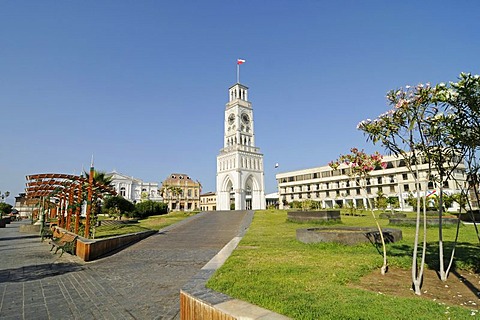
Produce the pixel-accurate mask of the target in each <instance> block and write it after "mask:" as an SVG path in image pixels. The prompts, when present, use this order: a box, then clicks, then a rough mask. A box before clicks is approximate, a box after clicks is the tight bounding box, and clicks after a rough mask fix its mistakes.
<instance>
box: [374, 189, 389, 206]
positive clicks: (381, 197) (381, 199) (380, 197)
mask: <svg viewBox="0 0 480 320" xmlns="http://www.w3.org/2000/svg"><path fill="white" fill-rule="evenodd" d="M387 204H388V203H387V197H385V194H384V193H383V192H382V191H378V192H377V198H376V199H375V207H376V208H378V209H380V210H382V211H385V209H386V208H387Z"/></svg>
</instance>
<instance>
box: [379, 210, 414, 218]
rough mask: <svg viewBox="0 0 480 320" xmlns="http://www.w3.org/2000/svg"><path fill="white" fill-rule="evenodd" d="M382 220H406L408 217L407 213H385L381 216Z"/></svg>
mask: <svg viewBox="0 0 480 320" xmlns="http://www.w3.org/2000/svg"><path fill="white" fill-rule="evenodd" d="M379 217H380V219H390V218H406V217H407V215H406V214H405V213H400V212H395V213H394V214H392V213H391V212H383V213H380V215H379Z"/></svg>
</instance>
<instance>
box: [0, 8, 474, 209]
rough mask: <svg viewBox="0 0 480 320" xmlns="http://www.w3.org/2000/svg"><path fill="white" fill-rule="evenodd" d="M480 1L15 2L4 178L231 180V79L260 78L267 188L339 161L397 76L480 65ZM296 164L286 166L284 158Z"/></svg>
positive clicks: (6, 46)
mask: <svg viewBox="0 0 480 320" xmlns="http://www.w3.org/2000/svg"><path fill="white" fill-rule="evenodd" d="M479 16H480V3H478V2H477V1H401V2H398V1H395V2H393V1H313V0H309V1H307V0H305V1H294V0H291V1H284V0H276V1H269V0H265V1H253V0H252V1H250V0H243V1H118V0H117V1H1V2H0V39H1V41H0V75H1V76H0V119H1V125H0V146H1V148H0V191H1V192H4V191H6V190H9V191H10V192H11V193H12V196H11V200H10V202H11V201H12V200H13V196H15V195H17V194H18V193H19V192H22V191H23V189H24V187H25V175H27V174H33V173H47V172H54V173H73V174H79V173H80V172H81V170H82V167H84V168H88V166H89V163H90V158H91V156H92V154H93V155H94V157H95V167H96V169H97V170H102V171H112V170H114V169H115V170H117V171H118V172H121V173H124V174H127V175H130V176H134V177H136V178H140V179H143V180H144V181H148V182H158V183H161V181H163V180H164V179H165V178H166V177H167V176H168V175H169V174H170V173H172V172H180V173H187V174H189V175H190V176H191V177H193V178H194V179H198V180H200V181H201V182H202V184H203V191H214V190H215V176H216V156H217V155H218V152H219V150H220V149H221V148H222V146H223V117H224V109H225V104H226V102H227V100H228V88H229V87H230V86H231V85H233V84H234V83H235V82H236V60H237V58H242V59H245V60H246V63H245V64H244V65H242V66H241V78H240V82H242V83H243V84H245V85H247V86H248V87H249V88H250V89H249V99H250V101H251V102H252V104H253V108H254V120H255V138H256V144H257V146H258V147H260V150H261V152H263V154H264V159H265V182H266V191H267V192H274V191H276V181H275V174H276V173H279V172H285V171H290V170H297V169H304V168H308V167H313V166H320V165H325V164H326V163H327V162H328V161H330V160H332V159H335V158H337V156H338V155H339V154H341V153H346V152H348V150H349V149H350V148H351V147H359V148H364V149H365V150H366V151H369V152H373V151H374V150H379V151H383V150H382V149H381V148H380V147H374V146H372V145H370V144H369V143H367V142H366V141H365V137H364V136H363V135H362V133H361V132H359V131H357V130H356V125H357V123H358V122H359V121H361V120H363V119H366V118H374V117H375V116H377V115H378V114H380V113H383V112H384V111H386V110H388V106H387V105H386V101H385V94H386V92H387V91H388V90H390V89H395V88H398V87H401V86H404V85H407V84H409V85H412V84H413V85H414V84H417V83H421V82H431V83H438V82H444V81H453V80H455V79H456V78H457V76H458V75H459V74H460V72H471V73H474V74H478V73H479V61H480V60H479V59H480V38H479V31H480V17H479ZM277 162H278V163H279V164H280V167H279V168H278V169H274V165H275V163H277Z"/></svg>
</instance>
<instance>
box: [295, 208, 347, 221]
mask: <svg viewBox="0 0 480 320" xmlns="http://www.w3.org/2000/svg"><path fill="white" fill-rule="evenodd" d="M287 220H288V221H293V222H315V221H340V220H341V218H340V211H339V210H327V211H290V212H288V213H287Z"/></svg>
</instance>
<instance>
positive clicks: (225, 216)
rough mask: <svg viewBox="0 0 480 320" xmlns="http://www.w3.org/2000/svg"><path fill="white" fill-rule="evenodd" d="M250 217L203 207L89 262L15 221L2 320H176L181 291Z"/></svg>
mask: <svg viewBox="0 0 480 320" xmlns="http://www.w3.org/2000/svg"><path fill="white" fill-rule="evenodd" d="M250 214H251V212H250ZM250 219H251V215H250V218H249V213H248V212H246V211H230V212H228V211H227V212H203V213H199V214H197V215H196V216H193V217H191V218H189V219H186V220H184V221H182V222H180V223H177V224H175V225H173V226H170V227H168V228H165V229H163V230H160V232H159V233H157V234H154V235H152V236H151V237H149V238H147V239H144V240H142V241H140V242H138V243H136V244H134V245H132V246H130V247H128V248H126V249H124V250H123V251H120V252H118V253H116V254H114V255H111V256H109V257H106V258H103V259H100V260H96V261H93V262H88V263H85V262H83V261H82V260H80V259H78V258H77V257H76V256H71V255H69V254H63V256H62V257H59V256H60V252H58V253H57V254H53V253H52V252H50V251H49V250H50V246H49V245H48V243H47V241H45V242H43V243H42V242H41V241H40V237H38V236H36V235H31V234H26V233H20V232H19V231H18V230H19V226H20V225H21V224H22V223H29V222H28V221H22V222H12V223H11V224H9V225H7V227H6V228H2V229H0V319H5V320H10V319H11V320H13V319H179V296H180V289H181V288H182V287H183V286H184V285H185V283H187V282H188V281H189V280H190V278H192V277H193V276H194V275H195V274H197V273H198V272H199V271H200V269H201V268H202V267H203V266H204V265H205V264H206V263H207V262H208V261H209V260H210V259H211V258H212V257H214V256H215V255H216V254H217V253H218V252H219V251H220V250H221V249H222V248H223V247H224V246H225V245H226V244H227V243H228V242H229V241H230V240H231V239H232V238H234V237H235V236H237V235H239V234H240V233H242V232H243V231H244V230H245V229H246V228H247V227H248V225H249V222H250Z"/></svg>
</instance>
